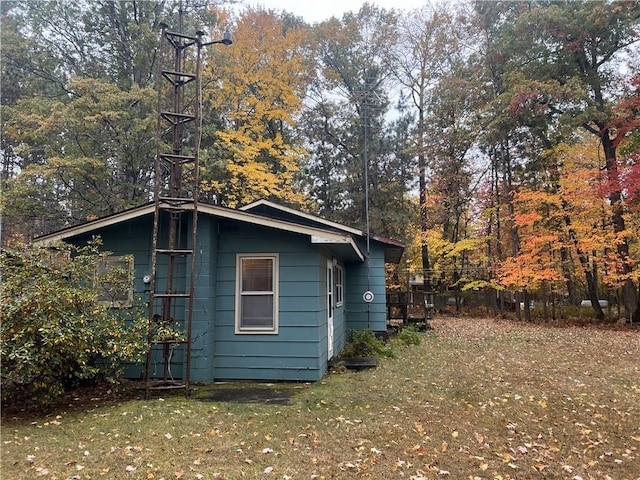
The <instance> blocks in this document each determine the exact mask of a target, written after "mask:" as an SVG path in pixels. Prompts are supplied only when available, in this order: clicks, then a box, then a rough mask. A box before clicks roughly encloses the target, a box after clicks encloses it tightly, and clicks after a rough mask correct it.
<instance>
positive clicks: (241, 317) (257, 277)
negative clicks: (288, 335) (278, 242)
mask: <svg viewBox="0 0 640 480" xmlns="http://www.w3.org/2000/svg"><path fill="white" fill-rule="evenodd" d="M278 271H279V257H278V254H275V253H274V254H264V255H262V254H238V255H237V257H236V333H269V334H274V333H278V284H279V282H278Z"/></svg>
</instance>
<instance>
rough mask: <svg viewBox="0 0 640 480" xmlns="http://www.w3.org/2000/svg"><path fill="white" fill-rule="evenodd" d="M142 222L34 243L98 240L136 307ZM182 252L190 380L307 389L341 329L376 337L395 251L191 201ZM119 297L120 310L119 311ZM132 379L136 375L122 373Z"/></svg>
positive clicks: (397, 247) (115, 221) (137, 371)
mask: <svg viewBox="0 0 640 480" xmlns="http://www.w3.org/2000/svg"><path fill="white" fill-rule="evenodd" d="M153 221H154V205H153V204H149V205H145V206H141V207H137V208H133V209H131V210H128V211H125V212H122V213H118V214H115V215H111V216H108V217H104V218H101V219H98V220H94V221H91V222H87V223H85V224H82V225H78V226H75V227H70V228H67V229H64V230H61V231H58V232H55V233H52V234H49V235H46V236H44V237H40V238H39V239H38V241H37V243H40V244H43V243H49V242H53V241H57V240H62V241H65V242H68V243H73V244H78V245H83V244H85V243H86V242H87V241H88V240H90V239H91V238H92V237H93V236H100V237H101V239H102V242H103V246H102V248H103V249H104V250H107V251H109V252H111V254H112V256H111V257H110V259H111V260H112V261H114V262H119V261H120V262H122V264H123V265H127V266H128V268H130V269H131V278H132V282H131V288H130V293H129V295H128V297H129V298H130V299H133V298H135V297H136V296H139V297H142V298H144V297H145V296H148V292H149V284H148V281H149V273H150V265H151V249H152V235H151V232H152V231H153ZM188 230H189V227H188V226H185V228H184V231H185V233H183V234H184V236H185V238H187V234H186V232H187V231H188ZM179 234H180V233H179ZM193 251H194V252H195V253H194V255H195V259H196V262H197V268H196V269H195V272H196V281H195V292H194V304H193V305H194V306H193V314H192V322H191V325H192V331H191V359H190V377H191V381H192V382H203V383H208V382H213V381H222V380H260V381H277V380H298V381H316V380H319V379H320V378H322V376H323V375H324V374H325V373H326V371H327V368H328V364H329V361H330V360H331V359H332V358H334V357H335V356H337V355H338V354H339V353H340V350H341V349H342V348H343V347H344V345H345V343H346V341H347V332H348V331H349V330H359V329H370V330H373V331H386V328H387V319H386V295H385V293H386V292H385V263H398V262H399V261H400V257H401V256H402V253H403V251H404V245H403V244H402V243H399V242H396V241H394V240H391V239H387V238H381V237H378V236H375V235H367V234H366V233H365V232H362V231H360V230H357V229H354V228H350V227H346V226H344V225H340V224H337V223H335V222H331V221H327V220H324V219H322V218H319V217H316V216H313V215H309V214H306V213H303V212H300V211H297V210H294V209H291V208H288V207H283V206H281V205H278V204H275V203H272V202H269V201H266V200H260V201H257V202H254V203H252V204H250V205H247V206H245V207H243V208H240V209H231V208H226V207H223V206H219V205H206V204H202V203H201V204H199V206H198V229H197V245H195V248H194V249H193ZM185 263H186V262H185ZM176 268H177V269H178V273H179V272H180V271H184V272H185V275H184V276H183V277H186V272H188V271H190V269H189V268H187V267H186V265H180V263H179V262H178V264H177V267H176ZM178 278H179V275H178ZM182 281H183V282H185V283H186V282H188V279H186V278H182ZM124 300H125V301H124V302H121V304H120V305H119V306H120V307H125V308H126V306H127V301H126V300H127V299H124ZM176 355H179V353H176ZM161 357H162V355H160V354H159V355H158V356H157V358H154V359H153V364H152V365H151V370H150V373H151V375H155V376H158V375H162V366H161V363H162V358H161ZM186 364H187V362H184V361H182V360H181V359H180V358H173V359H172V369H173V370H172V375H173V376H175V377H180V376H181V375H184V371H182V372H181V371H180V370H181V369H183V370H184V369H185V368H186ZM143 374H144V366H133V367H131V368H129V369H128V372H127V375H128V376H130V377H138V378H141V377H142V375H143Z"/></svg>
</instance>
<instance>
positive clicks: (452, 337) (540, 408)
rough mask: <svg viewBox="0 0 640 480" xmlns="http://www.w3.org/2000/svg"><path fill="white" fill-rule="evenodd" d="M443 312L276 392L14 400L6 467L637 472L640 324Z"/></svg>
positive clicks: (316, 473) (10, 475)
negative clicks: (372, 364) (526, 320)
mask: <svg viewBox="0 0 640 480" xmlns="http://www.w3.org/2000/svg"><path fill="white" fill-rule="evenodd" d="M432 326H433V328H434V330H433V331H431V332H429V333H428V334H427V335H425V336H424V338H423V340H422V343H421V345H419V346H410V347H404V348H402V349H400V350H398V351H397V355H396V358H393V359H382V360H380V361H379V363H378V367H377V368H376V369H373V370H366V371H360V372H351V371H350V372H346V373H333V374H330V375H328V376H327V377H326V378H325V379H324V380H323V381H321V382H318V383H315V384H305V385H293V384H277V385H274V386H273V387H271V388H272V389H274V390H275V391H277V395H276V397H277V399H276V400H277V401H262V402H260V401H253V402H241V401H238V400H237V399H233V395H228V398H225V397H224V396H218V397H216V393H217V391H218V390H224V389H226V390H225V392H226V393H227V394H228V393H229V389H230V387H229V386H220V385H214V386H208V387H198V388H197V392H196V398H195V399H192V400H185V399H184V398H183V397H182V396H178V395H176V396H167V397H164V398H162V399H160V398H156V399H154V400H150V401H143V400H137V399H133V400H122V401H119V402H117V403H107V402H98V401H90V400H89V401H86V402H80V401H78V402H76V404H75V405H73V406H70V407H69V408H65V409H60V410H59V411H56V412H54V413H51V414H47V415H44V414H41V415H35V416H34V415H31V416H26V415H24V414H23V415H20V417H19V418H14V417H12V416H11V414H9V413H7V414H3V418H2V435H1V436H2V470H1V477H2V478H3V479H4V478H6V479H32V478H46V479H90V478H91V479H109V478H117V479H127V478H134V479H157V480H158V479H162V478H164V479H208V480H209V479H226V480H230V479H240V478H245V479H263V478H264V479H278V480H280V479H338V478H349V479H351V478H373V479H394V478H403V479H424V478H452V479H471V480H475V479H553V478H558V479H575V480H580V479H583V480H586V479H608V478H611V479H615V480H622V479H632V480H637V479H640V450H639V449H640V330H638V329H635V330H631V329H604V328H595V327H594V328H583V327H577V326H572V327H562V328H560V327H551V326H542V325H526V324H521V323H516V322H507V321H504V320H495V319H471V318H439V319H437V320H434V321H433V322H432ZM241 386H242V387H246V386H244V385H234V386H232V388H236V387H237V388H239V387H241ZM252 387H253V390H251V391H253V392H254V393H255V389H256V387H257V386H255V385H253V386H252ZM262 388H264V387H262ZM247 391H249V390H247ZM216 398H217V400H216ZM251 398H253V397H251ZM251 398H249V399H251ZM205 399H206V400H205ZM253 399H254V400H255V398H253ZM79 403H81V404H82V405H78V404H79Z"/></svg>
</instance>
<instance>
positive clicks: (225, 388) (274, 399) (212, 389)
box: [195, 382, 307, 405]
mask: <svg viewBox="0 0 640 480" xmlns="http://www.w3.org/2000/svg"><path fill="white" fill-rule="evenodd" d="M306 385H307V384H298V383H293V384H289V383H276V384H273V383H244V382H243V383H217V384H214V385H212V386H208V387H206V391H201V392H199V393H197V394H196V397H195V400H198V401H201V402H231V403H261V404H271V405H290V404H291V399H292V398H293V396H294V395H295V394H296V393H298V392H300V390H301V389H302V388H304V387H305V386H306Z"/></svg>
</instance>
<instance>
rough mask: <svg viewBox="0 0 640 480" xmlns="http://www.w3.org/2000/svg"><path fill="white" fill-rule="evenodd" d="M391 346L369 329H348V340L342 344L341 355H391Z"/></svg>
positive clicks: (392, 352) (392, 353)
mask: <svg viewBox="0 0 640 480" xmlns="http://www.w3.org/2000/svg"><path fill="white" fill-rule="evenodd" d="M394 355H395V353H394V351H393V348H392V347H391V346H390V345H387V344H385V343H384V342H383V341H382V340H380V339H379V338H378V337H376V336H375V335H374V333H373V332H372V331H371V330H351V331H349V342H348V343H347V344H346V345H345V346H344V348H343V350H342V352H340V356H341V357H345V358H346V357H393V356H394Z"/></svg>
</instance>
